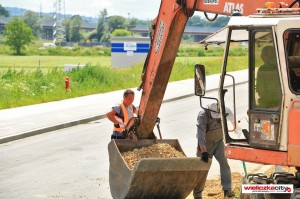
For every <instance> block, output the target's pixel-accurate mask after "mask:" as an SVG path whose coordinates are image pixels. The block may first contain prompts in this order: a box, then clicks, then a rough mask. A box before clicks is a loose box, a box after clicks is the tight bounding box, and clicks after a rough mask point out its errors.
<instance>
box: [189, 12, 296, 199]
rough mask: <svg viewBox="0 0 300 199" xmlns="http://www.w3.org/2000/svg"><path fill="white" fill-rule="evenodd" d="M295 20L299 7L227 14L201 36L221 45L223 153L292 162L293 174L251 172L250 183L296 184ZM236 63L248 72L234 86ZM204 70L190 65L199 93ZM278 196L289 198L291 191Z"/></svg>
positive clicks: (261, 161)
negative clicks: (222, 21)
mask: <svg viewBox="0 0 300 199" xmlns="http://www.w3.org/2000/svg"><path fill="white" fill-rule="evenodd" d="M299 20H300V14H299V9H298V11H297V14H295V13H292V14H291V13H286V10H285V9H279V12H275V11H274V13H267V14H266V13H259V14H256V15H251V16H249V17H232V18H231V20H230V21H229V23H228V26H227V27H226V28H224V29H223V30H221V31H219V32H217V33H216V34H214V35H211V36H210V37H208V38H206V39H205V40H204V41H202V42H203V43H205V45H209V44H211V43H222V44H223V45H224V50H225V52H224V58H223V63H222V66H221V67H222V72H221V74H220V82H219V94H218V101H219V106H220V112H221V119H222V127H223V133H224V136H225V141H226V152H227V157H228V158H231V159H236V160H242V161H244V162H253V163H259V164H270V165H281V166H294V167H295V168H296V173H282V176H281V177H280V178H278V177H275V176H276V175H277V174H276V173H274V174H272V175H271V176H270V177H267V176H259V175H256V176H255V175H252V174H251V175H252V176H251V180H249V178H247V176H246V177H245V179H246V182H248V183H254V184H270V183H272V184H292V185H294V189H295V193H298V192H299V187H300V158H299V155H298V153H299V151H300V134H299V129H300V124H299V121H300V120H299V119H300V98H299V96H300V95H299V94H300V93H299V91H300V90H299V82H300V81H299V80H300V79H299V77H300V75H299V73H298V72H299V68H300V60H299V53H300V51H299V45H300V39H299V38H300V25H299ZM238 53H239V54H242V55H243V56H239V54H238ZM238 64H242V65H243V68H246V70H245V73H247V76H245V77H244V82H243V84H241V85H240V86H238V87H237V86H236V83H235V79H236V78H238V77H235V76H234V75H233V73H231V72H230V71H231V70H232V69H234V68H236V67H239V65H238ZM199 71H200V73H201V74H200V75H199ZM204 71H205V70H204V67H203V66H201V65H196V66H195V94H196V95H199V96H203V95H204V94H205V84H206V83H205V78H204V77H205V72H204ZM203 89H204V91H203ZM225 91H226V92H225ZM225 93H227V94H226V95H225ZM237 93H238V97H237ZM225 107H228V108H230V109H231V110H232V112H233V113H234V118H235V120H236V121H235V123H236V124H237V125H231V124H230V123H229V121H228V120H227V117H226V115H225ZM237 109H238V111H237ZM296 118H297V121H298V122H296V121H295V119H296ZM232 127H233V128H232ZM248 177H249V176H248ZM271 195H272V194H271ZM298 195H299V194H298ZM283 196H284V195H282V198H290V194H287V195H286V196H285V197H283ZM271 198H272V197H271ZM292 198H295V197H292Z"/></svg>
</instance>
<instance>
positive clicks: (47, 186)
mask: <svg viewBox="0 0 300 199" xmlns="http://www.w3.org/2000/svg"><path fill="white" fill-rule="evenodd" d="M238 89H239V91H240V92H242V91H243V90H244V91H245V90H246V89H245V85H241V86H239V87H238ZM215 94H216V92H213V93H211V95H215ZM199 110H200V108H199V99H198V98H197V97H194V96H193V97H188V98H184V99H181V100H178V101H173V102H170V103H165V104H163V105H162V108H161V111H160V113H159V117H160V118H161V125H160V126H161V131H162V134H163V138H165V139H167V138H170V139H175V138H177V139H178V140H179V142H180V144H181V146H182V148H183V150H184V152H185V153H186V154H187V155H188V156H192V157H194V156H195V143H196V138H195V132H196V126H195V121H196V115H197V113H198V111H199ZM238 112H239V111H238ZM110 131H111V123H110V122H109V121H108V120H107V119H102V120H98V121H95V122H92V123H88V124H84V125H78V126H74V127H71V128H65V129H61V130H58V131H53V132H49V133H46V134H41V135H38V136H33V137H29V138H26V139H22V140H17V141H13V142H9V143H5V144H2V145H0V158H1V162H0V198H21V199H22V198H91V199H94V198H103V199H109V198H111V196H110V192H109V184H108V169H109V164H108V153H107V144H108V142H109V139H110ZM155 132H156V134H157V131H156V130H155ZM230 165H231V168H232V171H233V172H240V173H243V167H242V163H241V161H236V160H230ZM247 167H248V169H249V170H250V169H253V168H255V167H257V165H254V164H247ZM218 175H219V166H218V164H217V162H216V161H213V164H212V167H211V170H210V172H209V178H216V177H218Z"/></svg>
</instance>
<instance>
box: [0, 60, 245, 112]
mask: <svg viewBox="0 0 300 199" xmlns="http://www.w3.org/2000/svg"><path fill="white" fill-rule="evenodd" d="M14 58H19V57H14ZM23 58H24V57H23ZM25 58H26V59H27V58H28V57H25ZM58 58H59V57H55V59H56V60H55V61H56V62H57V63H58V60H57V59H58ZM82 58H83V57H82ZM89 59H90V60H89V61H91V57H89ZM98 59H100V58H98ZM102 59H103V58H102V57H101V60H102ZM233 59H236V61H232V63H233V64H232V65H231V66H230V68H229V71H234V70H241V69H244V68H246V67H247V64H246V63H247V58H246V57H234V58H233ZM63 60H64V61H65V59H63ZM103 60H106V59H103ZM103 60H102V61H103ZM81 61H82V60H81ZM106 61H108V59H107V60H106ZM109 62H110V57H109ZM24 63H25V61H24ZM80 63H83V62H80ZM197 63H200V64H204V65H205V66H206V74H207V75H210V74H216V73H220V72H221V64H222V57H177V58H176V60H175V64H174V67H173V69H172V73H171V77H170V81H178V80H184V79H188V78H193V76H194V65H195V64H197ZM242 63H245V64H242ZM25 65H26V66H27V64H25ZM50 65H52V64H49V66H48V69H46V68H44V70H39V69H33V68H32V70H28V68H26V69H24V68H23V69H20V67H19V69H13V68H10V69H6V70H2V71H0V109H6V108H13V107H19V106H25V105H32V104H38V103H43V102H50V101H56V100H62V99H67V98H73V97H79V96H85V95H91V94H96V93H105V92H109V91H114V90H121V89H126V88H132V87H138V86H139V85H140V83H141V80H140V76H141V71H142V67H143V64H142V63H140V64H137V65H136V66H133V67H130V68H123V69H115V68H111V67H107V66H105V64H104V61H103V62H101V63H98V62H97V63H96V64H95V65H93V64H87V66H86V67H84V68H82V69H76V70H73V71H72V72H64V71H63V68H62V67H51V66H50ZM58 65H59V64H58ZM109 65H110V64H109ZM67 76H68V77H70V79H71V90H70V91H69V92H66V91H65V78H66V77H67Z"/></svg>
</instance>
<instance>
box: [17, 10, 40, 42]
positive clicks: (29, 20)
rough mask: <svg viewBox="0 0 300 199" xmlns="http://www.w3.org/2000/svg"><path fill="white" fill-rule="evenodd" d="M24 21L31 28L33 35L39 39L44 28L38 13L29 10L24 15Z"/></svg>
mask: <svg viewBox="0 0 300 199" xmlns="http://www.w3.org/2000/svg"><path fill="white" fill-rule="evenodd" d="M22 19H23V21H24V22H25V23H26V24H27V25H28V26H29V27H30V28H31V30H32V34H33V35H34V36H36V37H38V36H39V35H40V32H41V26H42V24H41V21H40V18H39V15H38V14H37V13H36V12H32V11H30V10H27V11H26V12H25V13H24V14H23V16H22Z"/></svg>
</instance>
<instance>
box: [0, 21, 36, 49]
mask: <svg viewBox="0 0 300 199" xmlns="http://www.w3.org/2000/svg"><path fill="white" fill-rule="evenodd" d="M4 36H5V39H6V40H5V43H6V44H7V45H9V46H10V47H11V48H12V49H13V50H15V51H16V54H17V55H20V54H21V49H22V48H24V46H25V45H27V44H30V43H31V41H32V40H33V38H34V36H33V34H32V31H31V28H30V27H29V26H28V25H27V24H26V23H25V22H24V21H23V20H22V19H20V18H14V19H13V20H12V21H11V22H9V23H8V24H6V26H5V29H4Z"/></svg>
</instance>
